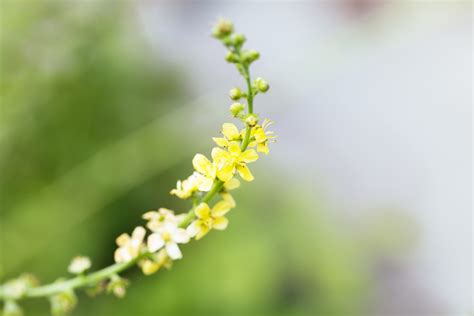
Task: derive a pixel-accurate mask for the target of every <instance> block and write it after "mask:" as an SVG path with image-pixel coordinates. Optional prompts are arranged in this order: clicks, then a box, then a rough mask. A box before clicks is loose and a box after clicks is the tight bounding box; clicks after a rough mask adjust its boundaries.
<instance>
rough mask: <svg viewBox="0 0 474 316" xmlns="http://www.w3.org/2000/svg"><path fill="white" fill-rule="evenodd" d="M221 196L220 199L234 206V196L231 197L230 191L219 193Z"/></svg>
mask: <svg viewBox="0 0 474 316" xmlns="http://www.w3.org/2000/svg"><path fill="white" fill-rule="evenodd" d="M221 196H222V199H223V200H224V201H226V202H227V203H229V204H230V206H231V207H232V208H234V207H235V206H236V205H237V204H236V203H235V200H234V198H233V197H232V195H231V194H230V193H227V192H223V193H221Z"/></svg>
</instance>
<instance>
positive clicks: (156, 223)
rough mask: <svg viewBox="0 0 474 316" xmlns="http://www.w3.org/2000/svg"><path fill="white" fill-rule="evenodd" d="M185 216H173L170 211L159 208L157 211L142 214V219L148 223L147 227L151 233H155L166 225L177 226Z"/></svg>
mask: <svg viewBox="0 0 474 316" xmlns="http://www.w3.org/2000/svg"><path fill="white" fill-rule="evenodd" d="M185 216H186V214H180V215H174V212H173V211H172V210H169V209H166V208H163V207H162V208H160V209H158V211H149V212H146V213H145V214H143V216H142V217H143V219H146V220H147V221H148V223H147V225H146V226H147V227H148V228H149V229H150V230H151V231H157V230H158V229H160V228H162V227H163V226H164V225H165V224H166V223H171V224H173V225H178V224H179V223H180V222H181V221H182V220H183V218H184V217H185Z"/></svg>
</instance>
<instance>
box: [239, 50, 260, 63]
mask: <svg viewBox="0 0 474 316" xmlns="http://www.w3.org/2000/svg"><path fill="white" fill-rule="evenodd" d="M259 58H260V53H259V52H257V51H256V50H255V49H249V50H247V51H244V52H243V53H242V59H243V60H244V62H246V63H248V64H250V63H252V62H254V61H256V60H257V59H259Z"/></svg>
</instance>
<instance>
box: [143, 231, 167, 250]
mask: <svg viewBox="0 0 474 316" xmlns="http://www.w3.org/2000/svg"><path fill="white" fill-rule="evenodd" d="M164 244H165V241H164V240H163V238H161V234H159V233H153V234H151V235H150V236H148V242H147V245H148V250H150V251H151V252H155V251H157V250H159V249H160V248H162V247H163V246H164Z"/></svg>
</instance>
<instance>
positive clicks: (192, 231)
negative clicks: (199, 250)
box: [187, 201, 232, 240]
mask: <svg viewBox="0 0 474 316" xmlns="http://www.w3.org/2000/svg"><path fill="white" fill-rule="evenodd" d="M231 208H232V205H231V204H230V203H229V202H227V201H220V202H217V203H216V205H214V207H213V208H212V209H211V208H209V205H207V203H201V204H199V205H198V206H197V207H196V209H195V211H194V212H195V214H196V216H197V219H196V220H195V221H194V222H192V223H191V224H190V225H189V226H188V228H187V231H188V233H189V235H190V236H193V237H194V236H196V240H199V239H201V238H202V237H204V236H205V235H206V234H207V233H208V232H209V230H211V229H217V230H224V229H226V228H227V225H228V224H229V220H228V219H227V218H226V217H225V216H224V215H225V214H227V212H229V211H230V209H231Z"/></svg>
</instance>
